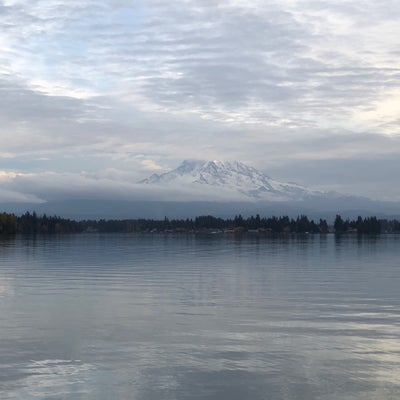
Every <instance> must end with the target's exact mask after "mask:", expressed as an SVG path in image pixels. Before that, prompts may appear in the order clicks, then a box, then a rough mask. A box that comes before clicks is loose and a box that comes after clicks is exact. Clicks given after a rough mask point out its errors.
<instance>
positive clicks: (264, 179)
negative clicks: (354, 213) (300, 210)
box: [140, 160, 323, 201]
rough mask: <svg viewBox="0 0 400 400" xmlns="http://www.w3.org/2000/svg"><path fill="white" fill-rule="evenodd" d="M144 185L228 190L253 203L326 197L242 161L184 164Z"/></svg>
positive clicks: (192, 162)
mask: <svg viewBox="0 0 400 400" xmlns="http://www.w3.org/2000/svg"><path fill="white" fill-rule="evenodd" d="M140 183H144V184H151V185H158V186H164V187H165V186H172V185H176V184H177V185H179V186H180V187H182V186H185V187H192V188H193V189H194V188H196V189H199V186H200V185H203V186H204V190H206V188H207V187H209V188H212V190H214V191H218V190H224V191H227V190H228V191H229V192H230V193H232V194H234V193H235V192H236V193H237V194H238V195H240V196H241V197H243V195H244V196H245V197H247V198H248V199H252V200H280V201H282V200H304V198H306V197H310V196H314V195H323V193H322V192H317V191H313V190H310V189H307V188H305V187H303V186H301V185H298V184H295V183H282V182H278V181H276V180H274V179H271V178H270V177H269V176H267V175H265V174H264V173H262V172H260V171H258V170H257V169H255V168H253V167H250V166H248V165H246V164H244V163H242V162H239V161H220V160H209V161H207V160H184V161H183V162H182V163H181V164H180V165H179V166H178V167H177V168H176V169H174V170H171V171H169V172H166V173H164V174H160V175H158V174H153V175H151V176H150V177H149V178H147V179H144V180H142V181H141V182H140Z"/></svg>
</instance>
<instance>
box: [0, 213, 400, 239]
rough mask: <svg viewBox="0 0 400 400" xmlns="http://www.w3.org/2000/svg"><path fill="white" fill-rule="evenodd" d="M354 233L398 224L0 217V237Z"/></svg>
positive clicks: (394, 228)
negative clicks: (16, 235) (99, 234)
mask: <svg viewBox="0 0 400 400" xmlns="http://www.w3.org/2000/svg"><path fill="white" fill-rule="evenodd" d="M83 232H88V233H91V232H99V233H124V232H126V233H132V232H138V233H201V232H204V233H222V232H227V233H236V234H240V233H246V232H248V233H260V234H268V233H278V234H290V233H321V234H326V233H336V234H344V233H356V234H381V233H400V222H399V221H398V220H396V219H394V220H387V219H378V218H377V217H374V216H372V217H365V218H362V217H361V216H359V217H358V218H357V219H355V220H350V219H346V220H344V219H343V218H342V217H341V216H340V215H336V218H335V220H334V221H333V224H331V225H329V224H328V222H327V221H326V220H325V219H320V220H319V221H318V222H315V221H314V220H312V219H309V218H308V217H307V216H305V215H300V216H298V217H297V218H296V219H294V218H289V217H288V216H280V217H275V216H273V217H260V216H259V215H258V214H257V215H256V216H251V217H248V218H243V217H242V216H241V215H237V216H235V217H234V218H232V219H230V218H228V219H223V218H218V217H214V216H211V215H205V216H199V217H196V218H187V219H169V218H167V217H165V218H164V219H163V220H153V219H121V220H105V219H100V220H82V221H75V220H71V219H66V218H62V217H58V216H52V217H49V216H47V215H45V214H44V215H41V216H38V215H37V214H36V213H35V212H33V213H30V212H26V213H25V214H23V215H21V216H16V215H14V214H9V213H5V212H3V213H1V214H0V234H3V235H7V234H17V233H22V234H61V233H83Z"/></svg>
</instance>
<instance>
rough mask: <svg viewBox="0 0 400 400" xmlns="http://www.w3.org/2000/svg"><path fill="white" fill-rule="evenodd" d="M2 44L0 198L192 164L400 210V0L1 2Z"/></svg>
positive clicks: (116, 183)
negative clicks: (252, 173) (216, 165)
mask: <svg viewBox="0 0 400 400" xmlns="http://www.w3.org/2000/svg"><path fill="white" fill-rule="evenodd" d="M0 32H1V35H0V91H1V92H0V94H1V96H0V139H1V146H0V189H1V190H0V201H5V200H27V201H28V200H39V199H46V198H50V197H51V196H56V195H57V193H58V194H59V195H62V196H67V195H68V194H73V195H74V196H75V197H76V196H78V195H79V194H80V195H82V196H85V195H86V194H88V193H91V194H96V193H101V194H102V195H106V194H107V193H110V196H128V197H129V193H130V192H132V191H134V190H135V185H134V184H135V182H137V181H138V180H139V179H142V178H144V177H146V176H148V175H150V174H151V173H153V172H157V171H159V172H164V171H166V170H168V169H171V168H174V167H176V166H177V165H178V164H179V163H180V162H181V161H182V160H183V159H187V158H201V159H220V160H226V161H229V160H239V161H242V162H245V163H248V164H249V165H251V166H253V167H256V168H258V169H260V170H261V171H263V172H266V173H267V174H268V175H270V176H272V177H274V178H277V179H281V180H288V181H296V182H298V183H301V184H305V185H309V186H312V187H315V188H322V189H327V190H331V189H333V190H337V191H340V192H343V193H349V194H361V195H367V196H370V197H373V198H380V199H393V200H400V184H399V183H400V182H399V172H400V131H399V122H400V41H399V38H400V2H399V1H398V0H380V1H377V0H353V1H349V0H345V1H344V0H302V1H300V0H299V1H297V0H276V1H273V0H263V1H258V0H253V1H249V0H246V1H245V0H224V1H218V0H212V1H211V0H201V1H200V0H197V1H196V0H172V1H171V0H169V1H164V0H146V1H144V0H143V1H140V0H129V1H128V0H108V1H107V0H104V1H97V0H96V1H94V0H79V1H78V0H3V1H0Z"/></svg>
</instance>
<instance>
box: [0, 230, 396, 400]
mask: <svg viewBox="0 0 400 400" xmlns="http://www.w3.org/2000/svg"><path fill="white" fill-rule="evenodd" d="M0 360H1V362H0V398H1V399H2V400H8V399H18V400H20V399H52V400H56V399H57V400H59V399H60V400H61V399H85V400H87V399H89V400H92V399H93V400H94V399H96V400H98V399H100V400H103V399H138V400H158V399H162V400H168V399H171V400H172V399H179V400H180V399H182V400H184V399H185V400H187V399H218V400H236V399H241V400H242V399H246V400H247V399H249V400H252V399H254V400H258V399H287V400H289V399H301V400H313V399H318V400H328V399H329V400H337V399H340V400H350V399H351V400H354V399H362V400H366V399H367V400H370V399H377V400H378V399H379V400H382V399H385V400H387V399H396V400H398V399H399V398H400V235H399V236H396V235H382V236H379V237H368V236H365V237H357V236H356V235H355V236H343V237H335V236H334V235H326V236H323V235H321V236H320V235H315V236H312V235H307V236H291V237H278V238H272V237H263V236H257V235H255V236H251V235H247V236H243V237H235V236H233V235H229V234H225V235H223V234H221V235H208V236H207V235H203V236H202V235H187V236H186V235H158V234H154V235H151V234H148V235H129V234H125V235H114V234H104V235H101V234H82V235H70V236H69V235H64V236H36V237H33V236H32V237H24V236H17V237H16V238H8V239H0Z"/></svg>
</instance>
